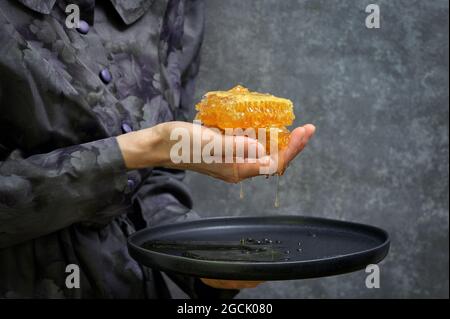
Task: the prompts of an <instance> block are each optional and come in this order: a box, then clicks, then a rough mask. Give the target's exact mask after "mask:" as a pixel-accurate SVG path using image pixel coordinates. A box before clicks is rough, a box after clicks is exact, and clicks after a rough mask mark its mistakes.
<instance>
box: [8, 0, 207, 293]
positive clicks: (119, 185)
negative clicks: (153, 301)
mask: <svg viewBox="0 0 450 319" xmlns="http://www.w3.org/2000/svg"><path fill="white" fill-rule="evenodd" d="M69 2H70V3H72V2H75V3H76V2H77V1H62V0H58V1H56V2H55V1H54V0H43V1H34V0H7V1H5V0H2V1H1V2H0V111H1V112H0V161H1V162H0V297H6V298H20V297H27V298H29V297H39V298H156V297H168V296H169V294H168V290H167V287H166V286H165V283H164V280H163V278H162V276H161V274H160V273H159V272H157V271H152V270H151V269H148V268H145V267H142V266H141V265H139V264H138V263H137V262H136V261H134V260H133V259H132V258H131V257H130V256H129V254H128V250H127V247H126V240H127V237H128V236H129V235H130V234H132V233H133V232H135V231H136V230H138V229H141V228H143V227H148V226H154V225H160V224H163V223H169V222H174V221H180V220H187V219H190V218H196V215H195V213H194V212H193V211H192V201H191V198H190V195H189V192H188V189H187V187H186V186H185V185H184V184H183V183H182V178H183V173H182V172H179V171H174V170H166V169H161V168H154V169H150V168H149V169H143V170H135V171H127V170H126V169H125V166H124V163H123V158H122V155H121V153H120V149H119V147H118V144H117V141H116V136H117V135H120V134H122V126H123V124H124V123H126V124H127V125H129V126H130V127H131V128H132V129H133V130H139V129H143V128H147V127H151V126H153V125H155V124H157V123H161V122H164V121H170V120H174V119H178V118H182V117H183V114H184V112H185V111H187V110H188V109H189V108H190V107H192V95H193V88H194V86H193V83H194V78H195V76H196V74H197V71H198V63H199V50H200V45H201V40H202V32H203V15H202V5H203V4H202V1H196V0H170V1H169V0H156V1H151V0H130V1H127V0H111V1H97V2H95V1H93V0H79V1H78V3H80V4H81V3H83V4H84V6H83V8H84V9H83V10H82V11H81V19H83V18H85V17H86V16H88V17H90V18H91V19H93V23H91V26H90V30H89V33H88V34H86V35H83V34H81V33H79V32H77V30H75V29H68V28H67V27H66V26H65V23H64V22H65V18H66V16H65V13H64V7H65V4H66V3H69ZM89 10H90V11H89ZM105 68H107V69H108V70H109V71H110V73H111V74H112V81H111V83H109V84H104V83H103V82H102V80H101V79H100V77H99V73H100V71H101V70H103V69H105ZM69 264H76V265H78V266H79V267H80V271H81V283H80V286H81V287H80V288H79V289H69V288H67V287H66V285H65V279H66V276H67V275H68V274H67V273H66V272H65V269H66V266H67V265H69ZM170 275H172V276H173V278H174V279H175V280H176V282H177V283H179V285H180V286H182V287H183V288H184V289H185V290H186V292H188V293H189V294H190V295H191V296H192V297H198V296H200V294H201V293H206V294H210V293H211V290H208V289H207V288H205V287H206V286H205V287H203V286H201V285H199V281H198V280H194V279H193V278H188V277H183V276H179V275H173V274H170ZM195 287H197V289H195ZM199 287H200V288H199ZM202 289H203V292H199V291H201V290H202ZM205 289H206V290H205Z"/></svg>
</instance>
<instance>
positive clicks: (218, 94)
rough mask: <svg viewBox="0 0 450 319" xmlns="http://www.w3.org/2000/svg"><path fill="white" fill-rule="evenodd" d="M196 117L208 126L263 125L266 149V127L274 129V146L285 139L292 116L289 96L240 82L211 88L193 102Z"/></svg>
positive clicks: (282, 145)
mask: <svg viewBox="0 0 450 319" xmlns="http://www.w3.org/2000/svg"><path fill="white" fill-rule="evenodd" d="M196 110H197V111H198V113H197V116H196V119H197V120H200V121H201V122H202V123H203V124H204V125H206V126H209V127H215V128H219V129H221V130H225V129H227V128H232V129H236V128H241V129H248V128H253V129H255V130H257V129H258V128H265V129H266V135H267V137H266V141H267V142H266V149H267V151H269V150H270V136H269V134H270V131H269V129H270V128H275V129H277V130H278V148H279V149H282V148H284V147H286V146H287V144H288V143H289V130H287V128H286V126H289V125H292V122H293V121H294V119H295V116H294V112H293V104H292V102H291V101H290V100H288V99H284V98H279V97H275V96H273V95H270V94H265V93H258V92H251V91H249V90H248V89H247V88H245V87H243V86H240V85H238V86H236V87H234V88H232V89H231V90H229V91H212V92H208V93H206V94H205V96H204V97H203V99H202V100H201V101H200V103H198V104H197V105H196Z"/></svg>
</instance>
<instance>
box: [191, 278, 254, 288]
mask: <svg viewBox="0 0 450 319" xmlns="http://www.w3.org/2000/svg"><path fill="white" fill-rule="evenodd" d="M200 280H201V281H202V282H203V283H204V284H205V285H208V286H210V287H213V288H217V289H244V288H255V287H256V286H258V285H259V284H260V283H262V281H244V280H222V279H209V278H200Z"/></svg>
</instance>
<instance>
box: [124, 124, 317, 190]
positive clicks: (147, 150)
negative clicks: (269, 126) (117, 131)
mask: <svg viewBox="0 0 450 319" xmlns="http://www.w3.org/2000/svg"><path fill="white" fill-rule="evenodd" d="M174 130H178V131H180V130H184V131H185V132H187V135H188V138H189V140H190V142H189V145H188V148H190V150H189V160H188V161H187V162H180V163H175V162H174V161H173V159H172V158H171V151H172V149H173V147H174V146H175V144H177V142H178V140H171V138H170V137H171V135H172V133H173V132H174ZM314 132H315V127H314V126H313V125H311V124H308V125H305V126H303V127H298V128H296V129H294V130H293V131H292V133H291V137H290V141H289V144H288V146H287V147H286V148H285V149H283V150H280V151H279V152H278V154H276V155H277V156H278V157H277V158H276V159H275V158H274V156H268V155H266V154H265V147H264V146H263V145H261V144H260V143H259V142H258V140H256V139H252V138H250V137H246V136H231V135H223V134H221V132H220V131H218V130H214V129H210V128H207V127H202V126H200V125H198V124H192V123H187V122H166V123H162V124H158V125H156V126H154V127H151V128H148V129H143V130H140V131H136V132H131V133H128V134H124V135H120V136H118V137H117V141H118V143H119V147H120V149H121V151H122V154H123V157H124V161H125V165H126V166H127V168H129V169H139V168H146V167H153V166H162V167H169V168H176V169H187V170H192V171H196V172H199V173H202V174H205V175H209V176H212V177H215V178H218V179H221V180H224V181H227V182H231V183H237V182H239V181H241V180H244V179H246V178H250V177H254V176H257V175H261V168H262V167H267V166H270V165H273V164H275V165H277V166H276V172H278V173H283V172H284V170H285V169H286V167H287V166H288V165H289V163H290V162H291V161H292V160H293V159H294V158H295V157H296V156H297V155H298V154H299V153H300V152H301V151H302V150H303V149H304V148H305V146H306V145H307V143H308V141H309V139H310V138H311V137H312V136H313V134H314ZM195 140H197V141H200V142H199V144H200V145H199V146H200V149H201V150H203V149H204V148H205V146H206V145H207V144H208V143H209V142H210V141H218V142H219V145H221V146H222V148H221V149H220V154H214V151H215V150H213V149H211V150H210V151H209V152H208V155H211V156H212V157H214V158H216V159H217V158H219V157H221V158H222V159H223V158H224V156H225V154H228V153H227V151H229V150H230V149H231V154H232V156H233V159H232V163H226V162H224V161H220V163H217V162H212V163H210V162H206V161H205V160H204V158H203V157H202V156H200V160H199V162H197V163H194V161H193V154H194V153H195V152H194V148H195V146H194V142H193V141H195ZM238 145H242V146H243V153H242V154H237V153H236V149H237V146H238ZM252 148H253V149H256V152H254V154H252V152H251V151H250V150H251V149H252ZM200 152H201V151H200ZM201 153H202V152H201ZM172 155H173V154H172ZM238 155H240V156H239V157H240V158H241V159H242V160H243V162H242V163H238V162H237V161H236V158H237V157H238ZM275 161H276V163H274V162H275Z"/></svg>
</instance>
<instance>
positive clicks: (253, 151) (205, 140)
mask: <svg viewBox="0 0 450 319" xmlns="http://www.w3.org/2000/svg"><path fill="white" fill-rule="evenodd" d="M214 143H217V145H214ZM205 148H207V150H208V151H207V153H209V155H211V156H212V157H217V158H219V157H220V158H222V159H224V160H225V162H226V163H232V162H233V159H234V158H252V159H256V158H260V157H262V156H264V155H265V153H266V148H265V147H264V145H263V144H261V143H260V142H259V141H258V140H257V139H255V138H252V137H249V136H242V135H223V134H222V133H221V131H220V130H218V129H215V128H203V133H202V149H205ZM218 151H220V154H216V152H218ZM227 160H228V161H227Z"/></svg>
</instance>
